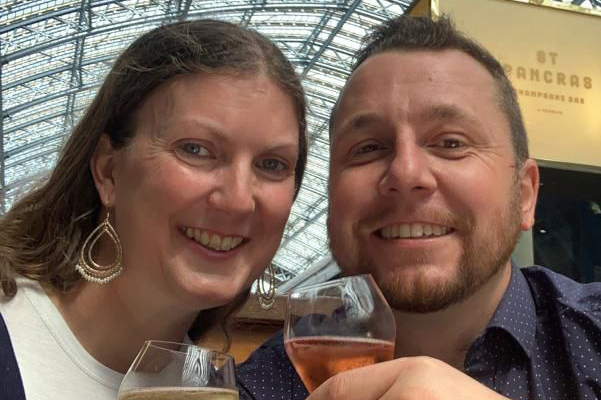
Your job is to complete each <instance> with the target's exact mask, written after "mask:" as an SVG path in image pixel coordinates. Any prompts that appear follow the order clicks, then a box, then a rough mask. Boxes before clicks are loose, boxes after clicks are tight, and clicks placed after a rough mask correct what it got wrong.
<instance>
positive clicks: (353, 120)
mask: <svg viewBox="0 0 601 400" xmlns="http://www.w3.org/2000/svg"><path fill="white" fill-rule="evenodd" d="M381 121H382V117H381V116H380V115H378V114H376V113H372V112H368V113H357V114H354V115H352V116H351V117H349V118H346V119H345V120H343V121H342V122H341V123H340V127H336V125H334V126H335V129H334V131H335V132H336V133H342V132H346V131H354V130H355V129H360V128H363V127H365V126H369V125H373V124H376V123H379V122H381Z"/></svg>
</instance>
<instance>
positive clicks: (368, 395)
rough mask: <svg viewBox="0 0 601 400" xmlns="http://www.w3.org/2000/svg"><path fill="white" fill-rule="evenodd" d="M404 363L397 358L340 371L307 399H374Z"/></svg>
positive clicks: (394, 378) (390, 384) (392, 380)
mask: <svg viewBox="0 0 601 400" xmlns="http://www.w3.org/2000/svg"><path fill="white" fill-rule="evenodd" d="M403 364H404V359H402V358H398V359H396V360H392V361H386V362H383V363H378V364H374V365H369V366H367V367H362V368H357V369H353V370H350V371H346V372H342V373H340V374H337V375H336V376H333V377H331V378H330V379H328V380H327V381H325V382H324V383H323V384H322V385H321V386H319V387H318V388H317V389H315V391H314V392H313V393H312V394H311V395H310V396H309V397H308V398H307V400H337V399H340V400H342V399H344V400H376V399H379V398H381V397H382V396H383V395H384V394H385V393H386V392H387V391H388V390H389V389H390V387H391V386H392V385H393V384H394V382H395V380H396V378H397V377H398V374H399V372H400V371H401V369H402V367H403Z"/></svg>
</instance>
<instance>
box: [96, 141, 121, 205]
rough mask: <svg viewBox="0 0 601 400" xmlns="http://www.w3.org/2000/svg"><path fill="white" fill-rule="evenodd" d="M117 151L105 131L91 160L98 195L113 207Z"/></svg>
mask: <svg viewBox="0 0 601 400" xmlns="http://www.w3.org/2000/svg"><path fill="white" fill-rule="evenodd" d="M116 152H117V150H115V149H114V148H113V145H112V144H111V139H110V138H109V137H108V135H107V134H106V133H103V134H102V136H100V140H98V144H97V145H96V149H95V150H94V154H93V155H92V159H91V160H90V170H91V171H92V177H93V178H94V184H95V185H96V190H97V191H98V196H99V197H100V201H101V202H102V204H104V205H105V206H106V207H111V206H112V205H113V204H114V202H115V178H114V172H115V171H114V170H115V155H116Z"/></svg>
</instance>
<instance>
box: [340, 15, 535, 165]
mask: <svg viewBox="0 0 601 400" xmlns="http://www.w3.org/2000/svg"><path fill="white" fill-rule="evenodd" d="M364 42H365V46H364V47H363V48H362V49H361V50H360V51H359V52H358V53H357V59H356V61H355V63H354V65H353V67H352V71H353V72H354V71H355V70H356V69H357V68H358V67H359V66H360V65H361V64H362V63H363V62H364V61H365V60H366V59H368V58H369V57H371V56H374V55H376V54H379V53H382V52H386V51H393V50H399V51H441V50H459V51H462V52H464V53H466V54H467V55H469V56H470V57H472V58H473V59H474V60H476V61H477V62H478V63H480V64H481V65H482V66H483V67H484V68H486V70H487V71H488V72H489V73H490V74H491V75H492V77H493V79H494V81H495V82H496V85H497V88H498V97H499V106H500V107H501V111H502V112H503V113H504V114H505V115H506V117H507V120H508V122H509V126H510V129H511V141H512V145H513V151H514V154H515V157H516V160H517V162H518V165H521V164H522V163H523V162H524V161H525V160H526V159H528V157H529V152H528V136H527V134H526V128H525V127H524V120H523V118H522V112H521V111H520V106H519V103H518V99H517V95H516V93H515V89H514V88H513V86H512V84H511V82H510V81H509V78H507V75H506V74H505V71H504V70H503V67H502V66H501V64H500V63H499V61H498V60H497V59H495V57H494V56H493V55H492V54H491V53H490V52H489V51H488V50H486V49H485V48H484V47H483V46H482V45H480V44H478V43H477V42H476V41H474V40H473V39H471V38H469V37H467V36H466V35H465V34H463V33H462V32H460V31H458V30H457V29H456V28H455V26H454V24H453V22H452V21H451V19H450V18H449V17H447V16H442V17H440V18H439V19H437V20H433V19H432V18H430V17H411V16H407V15H401V16H399V17H396V18H393V19H390V20H388V21H386V22H385V23H383V24H382V25H380V26H378V27H376V28H375V29H374V31H372V32H371V33H370V34H369V35H367V36H366V37H365V39H364ZM335 110H336V106H335V107H334V110H333V111H332V118H331V119H330V128H332V124H333V120H334V113H335Z"/></svg>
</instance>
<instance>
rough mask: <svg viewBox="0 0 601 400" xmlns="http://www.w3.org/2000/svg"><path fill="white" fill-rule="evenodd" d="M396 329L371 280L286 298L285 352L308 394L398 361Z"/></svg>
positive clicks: (356, 279)
mask: <svg viewBox="0 0 601 400" xmlns="http://www.w3.org/2000/svg"><path fill="white" fill-rule="evenodd" d="M395 335H396V324H395V322H394V316H393V315H392V311H391V309H390V307H389V306H388V303H387V302H386V299H384V296H383V295H382V292H380V289H378V287H377V285H376V283H375V282H374V280H373V278H372V277H371V275H355V276H351V277H346V278H342V279H337V280H333V281H329V282H325V283H320V284H317V285H311V286H305V287H302V288H299V289H295V290H293V291H291V292H290V293H289V294H288V308H287V312H286V322H285V325H284V345H285V348H286V353H287V354H288V357H289V358H290V360H291V361H292V364H293V365H294V368H295V369H296V371H297V372H298V374H299V376H300V377H301V379H302V381H303V383H304V384H305V386H306V387H307V390H309V392H313V390H315V389H316V388H317V387H318V386H319V385H321V384H322V383H323V382H324V381H326V380H327V379H328V378H329V377H331V376H333V375H335V374H337V373H339V372H342V371H346V370H349V369H353V368H358V367H363V366H366V365H370V364H374V363H377V362H381V361H387V360H391V359H392V358H393V356H394V343H395Z"/></svg>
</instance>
